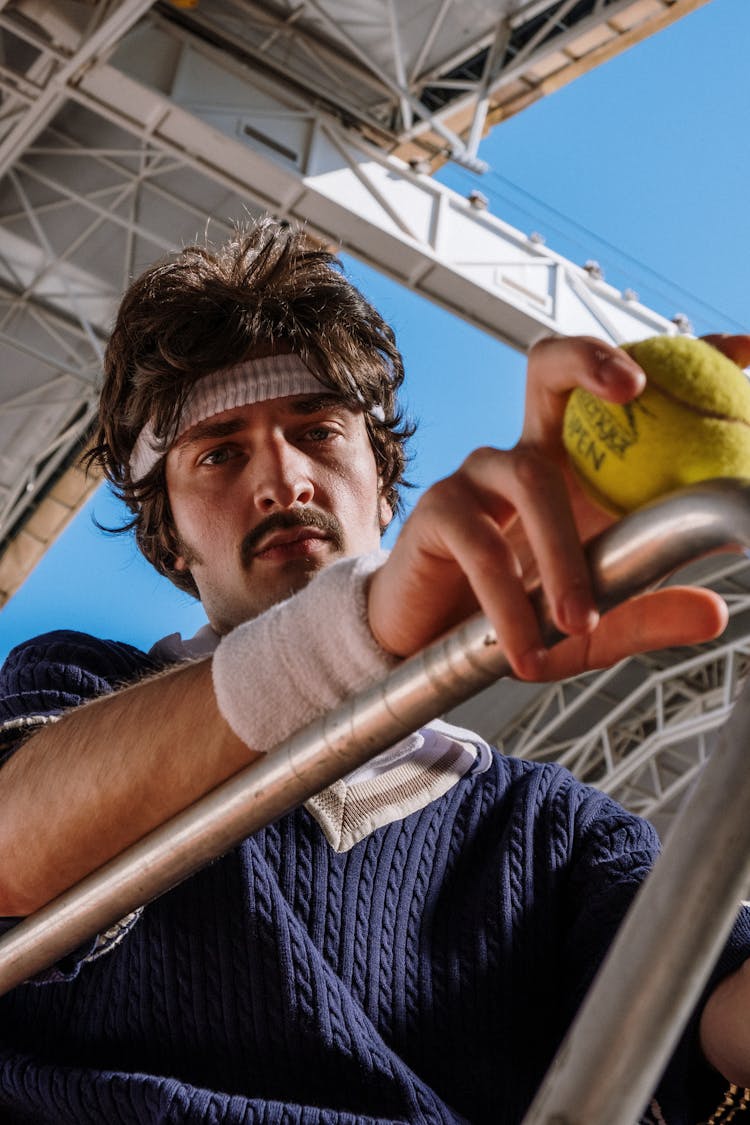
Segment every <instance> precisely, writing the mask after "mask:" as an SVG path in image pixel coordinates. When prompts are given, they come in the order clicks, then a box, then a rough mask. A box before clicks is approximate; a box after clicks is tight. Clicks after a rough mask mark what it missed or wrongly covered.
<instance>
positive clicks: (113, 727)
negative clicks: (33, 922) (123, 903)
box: [0, 661, 256, 916]
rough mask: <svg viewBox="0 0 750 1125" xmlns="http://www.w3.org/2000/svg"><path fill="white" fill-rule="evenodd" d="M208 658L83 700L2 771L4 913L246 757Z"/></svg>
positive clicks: (26, 906)
mask: <svg viewBox="0 0 750 1125" xmlns="http://www.w3.org/2000/svg"><path fill="white" fill-rule="evenodd" d="M255 757H256V755H255V753H254V752H253V751H251V750H249V749H248V748H247V746H246V745H244V743H242V742H241V741H240V739H239V738H238V737H237V736H236V735H235V734H234V733H233V732H232V731H231V729H230V728H229V726H228V724H227V723H226V722H225V720H224V719H223V717H222V716H221V714H220V713H219V710H218V707H217V705H216V699H215V696H214V691H213V687H212V682H211V664H210V661H201V662H199V663H195V664H188V665H184V666H182V667H180V668H178V669H176V670H173V671H170V672H167V673H164V674H163V675H160V676H156V677H154V678H153V679H150V680H146V681H143V682H142V683H140V684H138V685H136V686H134V687H130V688H126V689H124V690H123V691H121V692H117V693H116V694H114V695H110V696H106V697H104V698H102V699H99V700H96V701H95V702H93V703H90V704H87V705H85V706H83V707H80V708H78V709H77V710H75V711H72V712H70V713H69V714H67V715H65V716H63V718H62V719H61V720H60V721H59V722H57V723H53V724H51V725H49V726H47V727H45V728H44V729H43V730H41V731H40V732H39V734H37V735H35V736H34V737H32V738H30V739H29V740H28V741H27V742H26V743H25V744H24V745H23V746H22V747H21V748H20V749H19V750H18V751H17V753H16V754H15V755H14V757H13V758H11V760H10V761H9V762H8V763H7V764H6V765H5V766H4V767H3V768H2V770H0V915H10V916H16V915H23V914H28V913H30V912H31V911H32V910H35V909H36V908H38V907H39V906H41V905H42V904H43V903H45V902H47V901H48V900H49V899H50V898H52V897H54V896H55V895H56V894H58V893H60V892H61V891H63V890H64V889H66V888H67V887H68V886H71V885H72V884H73V883H75V882H76V881H77V880H79V879H80V878H82V877H83V876H84V875H85V874H87V873H88V872H89V871H92V870H94V869H95V868H96V867H98V866H100V865H101V864H102V863H104V862H105V861H106V860H108V859H110V858H111V857H112V856H114V855H117V854H118V853H119V852H120V851H122V850H123V849H124V848H125V847H127V846H128V845H129V844H131V843H133V842H134V841H135V840H137V839H140V837H141V836H143V835H144V834H145V833H146V832H148V831H149V830H150V829H151V828H154V827H155V826H156V825H158V824H161V823H162V822H163V821H164V820H167V819H168V818H169V817H170V816H172V815H173V814H174V813H176V812H178V811H179V810H180V809H183V808H185V807H187V806H188V805H189V804H191V803H192V802H193V801H195V800H196V799H197V798H198V797H199V796H201V795H202V794H204V793H206V792H208V791H209V790H210V789H212V788H214V786H216V785H217V784H219V783H220V782H221V781H223V780H224V779H225V778H227V777H229V776H230V775H231V774H233V773H235V772H236V771H237V770H238V769H240V768H241V767H242V766H243V765H245V764H247V763H248V762H250V761H252V760H253V759H254V758H255Z"/></svg>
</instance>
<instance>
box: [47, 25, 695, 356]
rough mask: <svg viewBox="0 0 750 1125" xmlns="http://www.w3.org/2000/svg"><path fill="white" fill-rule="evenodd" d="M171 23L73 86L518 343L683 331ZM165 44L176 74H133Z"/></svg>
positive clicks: (114, 115) (273, 207)
mask: <svg viewBox="0 0 750 1125" xmlns="http://www.w3.org/2000/svg"><path fill="white" fill-rule="evenodd" d="M168 35H169V32H168V30H167V29H165V28H164V27H161V28H157V27H154V26H150V27H149V26H148V25H146V26H144V25H141V27H140V28H139V29H138V32H137V35H136V36H135V38H134V39H133V40H132V41H131V42H130V44H128V43H126V44H125V45H124V46H123V47H122V48H121V49H120V50H119V51H118V54H117V56H116V58H115V59H114V60H113V62H114V63H116V65H110V64H104V63H97V64H95V65H93V66H92V67H90V68H89V69H88V70H87V71H86V72H85V73H83V74H81V75H80V76H79V79H78V81H77V83H76V84H75V86H74V87H72V88H71V89H70V91H69V92H70V96H71V97H72V98H74V99H75V100H78V101H80V102H81V103H82V104H83V105H85V106H86V107H87V108H89V109H91V110H93V111H95V112H97V113H99V114H101V115H102V116H104V117H105V118H108V119H109V120H111V121H113V122H115V123H116V124H118V125H119V126H120V127H122V128H125V129H127V130H129V131H130V132H132V133H134V134H135V135H137V136H141V137H143V138H147V139H148V141H149V143H150V144H151V145H153V146H154V147H156V148H162V149H164V150H165V151H168V152H171V153H173V154H175V155H178V156H180V157H181V158H183V159H184V160H185V161H186V162H187V163H189V164H190V165H192V167H193V168H195V169H196V170H199V171H201V172H203V173H204V174H205V175H206V176H208V177H210V178H212V179H215V180H218V181H219V182H221V183H223V184H224V185H226V186H227V187H229V188H230V189H231V190H232V191H234V192H239V193H240V194H245V195H246V196H249V197H250V199H251V200H253V201H254V202H255V203H256V204H258V205H259V206H260V207H263V208H266V209H268V210H270V211H272V212H274V213H276V214H278V215H282V216H284V217H288V218H290V219H297V220H299V221H301V222H305V223H307V224H308V225H309V226H311V227H312V228H313V229H316V230H317V231H318V232H319V233H320V234H321V235H322V236H323V237H324V238H326V239H328V240H330V241H331V242H333V243H335V244H339V245H341V246H342V247H343V248H344V249H345V250H347V251H348V252H351V253H352V254H354V255H355V256H358V257H360V258H362V259H363V260H365V261H366V262H369V263H371V264H373V265H374V266H375V267H376V268H378V269H380V270H382V271H383V272H385V273H387V274H389V275H390V276H391V277H393V278H394V279H395V280H397V281H399V282H400V283H402V284H404V285H407V286H408V287H410V288H412V289H414V290H416V291H417V292H419V293H421V294H422V295H424V296H425V297H427V298H428V299H429V300H432V301H435V302H437V303H438V304H440V305H442V306H443V307H444V308H447V309H449V310H450V311H452V312H454V313H456V314H457V315H459V316H461V317H463V318H464V319H465V320H468V321H469V322H470V323H472V324H474V325H476V326H477V327H479V328H481V329H482V330H484V331H486V332H488V333H490V334H491V335H493V336H495V337H497V338H499V339H501V340H503V341H504V342H506V343H508V344H510V345H511V346H513V347H515V348H518V349H520V350H525V349H526V348H527V347H528V346H529V344H530V343H532V342H533V341H534V340H535V339H536V338H538V337H539V336H540V335H542V334H544V333H554V332H559V333H565V334H569V333H583V334H589V335H599V336H605V337H606V338H609V339H611V340H613V341H615V342H622V341H624V340H628V339H639V338H643V337H644V336H649V335H653V334H657V333H670V334H675V333H676V332H677V331H678V329H677V328H676V326H675V324H674V323H672V322H671V321H670V320H669V319H667V318H666V317H663V316H661V315H659V314H657V313H656V312H654V311H653V310H651V309H648V308H646V307H645V306H643V305H641V304H639V303H638V302H636V301H634V300H630V299H628V298H627V297H625V296H623V295H622V294H621V293H620V292H619V291H617V290H616V289H614V288H613V287H611V286H609V285H607V284H605V283H604V282H603V281H599V280H596V279H594V278H592V277H591V276H589V275H588V274H587V273H586V271H585V270H584V269H582V268H581V267H579V266H576V265H574V264H573V263H571V262H569V261H567V260H566V259H565V258H563V257H561V256H560V255H558V254H555V253H553V252H552V251H550V250H548V249H547V248H546V247H544V246H543V245H540V244H539V243H538V242H536V241H534V240H533V238H530V237H528V236H527V235H525V234H523V233H522V232H520V231H517V230H515V229H514V228H512V227H510V226H509V225H508V224H507V223H503V222H502V221H501V220H500V219H497V218H496V217H495V216H493V215H490V214H488V213H487V212H486V211H481V210H478V209H476V207H474V206H472V204H471V203H470V202H469V201H467V200H466V199H464V198H463V197H462V196H460V195H458V194H457V193H456V192H454V191H451V190H450V189H449V188H447V187H444V186H443V185H441V184H439V183H437V182H436V181H434V180H432V179H431V178H429V177H427V176H423V175H419V174H417V173H415V172H414V171H412V170H411V169H410V168H409V167H408V165H406V164H404V163H403V162H402V161H400V160H398V159H397V158H395V157H393V156H389V155H387V154H385V153H383V152H382V151H381V150H379V149H378V148H376V147H375V146H374V145H370V144H368V142H367V141H365V140H364V139H362V138H361V137H359V136H357V135H355V134H354V133H352V132H347V131H345V130H344V129H343V128H342V127H341V126H340V124H339V123H338V122H337V121H336V120H334V119H333V118H330V117H327V116H325V115H323V114H321V113H320V112H318V111H315V110H311V108H310V107H309V105H306V104H305V103H304V101H303V100H302V99H296V98H295V95H293V94H291V93H290V92H289V91H284V90H281V89H280V88H279V87H277V86H276V85H275V84H273V83H272V82H270V81H268V80H265V79H262V78H260V77H259V76H258V75H257V74H252V73H250V72H249V71H248V70H247V69H246V68H245V67H243V66H242V65H241V64H240V63H238V62H234V61H233V60H227V58H226V56H222V57H221V58H219V57H218V56H217V55H216V53H215V52H213V51H212V49H211V48H208V47H206V46H205V45H204V44H202V43H199V42H197V41H196V42H195V43H193V44H191V43H190V42H189V41H188V39H187V37H186V35H185V33H184V32H182V33H181V34H180V36H179V37H175V38H174V39H172V40H171V42H169V43H168V42H167V39H166V37H167V36H168ZM167 46H169V47H170V50H171V57H172V58H173V57H174V53H175V52H177V53H178V62H177V65H176V66H175V67H174V68H172V67H170V68H169V78H168V80H167V79H166V78H165V77H164V76H163V75H161V74H160V73H158V68H156V67H155V68H154V73H153V75H150V76H149V82H152V83H153V85H147V84H146V81H144V80H143V79H142V78H141V79H140V80H136V79H135V78H134V77H132V76H131V75H130V74H129V73H127V72H128V69H129V68H130V67H131V66H132V67H133V68H135V67H136V65H137V66H138V68H139V73H140V74H142V73H143V61H142V60H143V58H144V57H152V58H155V59H158V58H160V57H164V51H165V50H166V47H167ZM132 52H137V59H136V56H134V55H132ZM159 87H161V88H159Z"/></svg>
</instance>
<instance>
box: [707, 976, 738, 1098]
mask: <svg viewBox="0 0 750 1125" xmlns="http://www.w3.org/2000/svg"><path fill="white" fill-rule="evenodd" d="M700 1039H701V1047H702V1048H703V1053H704V1054H705V1056H706V1058H707V1059H708V1061H709V1062H710V1063H711V1065H712V1066H714V1067H715V1068H716V1069H717V1070H718V1071H719V1072H720V1073H721V1074H723V1075H724V1077H725V1078H726V1079H728V1081H729V1082H734V1083H735V1084H736V1085H737V1086H749V1087H750V960H748V961H745V963H744V965H742V967H741V968H739V969H738V970H737V971H736V972H734V973H731V974H730V975H729V976H728V977H725V978H724V980H723V981H722V982H721V983H720V984H719V985H718V987H717V988H716V989H715V990H714V992H713V993H712V994H711V996H710V997H709V999H708V1002H707V1004H706V1007H705V1008H704V1010H703V1015H702V1016H701V1023H700Z"/></svg>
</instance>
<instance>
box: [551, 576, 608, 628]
mask: <svg viewBox="0 0 750 1125" xmlns="http://www.w3.org/2000/svg"><path fill="white" fill-rule="evenodd" d="M560 620H561V622H562V626H563V628H564V629H565V631H566V632H567V633H589V632H591V630H592V629H593V628H594V626H595V625H596V623H597V621H598V620H599V614H598V613H597V610H596V607H595V606H594V605H593V604H592V601H591V595H590V594H589V592H588V590H583V589H576V588H575V587H574V588H573V589H572V590H568V591H567V593H566V594H565V595H564V597H563V599H562V601H561V603H560Z"/></svg>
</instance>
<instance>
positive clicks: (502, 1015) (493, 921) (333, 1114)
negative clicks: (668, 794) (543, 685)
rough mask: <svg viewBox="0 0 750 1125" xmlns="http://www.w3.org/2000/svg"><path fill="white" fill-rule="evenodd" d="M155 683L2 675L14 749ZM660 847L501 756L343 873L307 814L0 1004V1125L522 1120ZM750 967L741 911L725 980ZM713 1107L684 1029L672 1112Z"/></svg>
mask: <svg viewBox="0 0 750 1125" xmlns="http://www.w3.org/2000/svg"><path fill="white" fill-rule="evenodd" d="M150 668H151V662H150V661H149V659H148V658H147V657H146V656H145V655H144V654H143V653H140V652H138V651H137V650H135V649H132V648H130V647H129V646H126V645H121V644H117V643H113V642H103V641H98V640H95V639H94V638H91V637H86V636H83V635H81V634H76V633H54V634H47V635H46V636H44V637H42V638H38V639H37V640H36V641H32V642H30V643H29V644H28V645H25V646H22V647H21V648H19V649H16V650H15V651H14V653H12V654H11V657H10V658H9V660H8V662H7V663H6V665H5V668H4V670H3V672H2V674H1V675H0V724H2V726H0V739H2V738H3V734H2V730H4V732H5V744H6V745H7V746H8V747H14V746H15V745H16V744H17V742H18V740H19V737H20V736H22V735H23V734H24V733H25V732H26V730H27V727H28V723H29V721H32V722H36V721H40V720H41V719H43V718H44V717H46V716H49V715H53V714H57V713H59V712H60V711H61V710H62V709H64V708H68V707H71V706H75V705H77V704H78V703H80V702H81V701H83V700H85V699H89V698H91V697H93V696H95V695H98V694H101V693H102V692H106V691H110V690H112V689H113V688H114V687H116V686H117V685H119V684H121V683H124V682H129V681H132V680H134V679H136V678H138V677H139V676H140V675H142V674H143V673H144V672H145V671H148V670H150ZM2 745H3V743H2V741H0V749H1V748H2ZM175 753H179V747H175ZM656 848H657V843H656V840H655V837H654V834H653V831H652V830H651V828H650V827H649V826H648V825H647V824H646V823H645V822H643V821H641V820H638V819H637V818H634V817H632V816H630V815H629V814H627V813H625V812H624V811H623V810H622V809H620V808H619V807H618V806H617V805H615V804H614V803H613V802H612V801H610V800H609V799H608V798H606V797H604V796H602V795H601V794H599V793H597V792H595V791H594V790H592V789H590V788H587V787H585V786H583V785H581V784H579V783H578V782H577V781H575V779H574V778H573V777H571V775H570V774H568V773H566V772H565V771H564V770H562V769H560V768H558V767H556V766H553V765H538V764H534V763H530V762H525V761H519V760H514V759H510V758H504V757H502V756H501V755H495V756H494V760H493V764H492V766H491V768H490V769H489V770H488V771H486V772H484V773H481V774H475V775H467V776H466V777H464V778H462V779H461V780H460V781H459V782H458V783H457V784H455V785H454V786H453V787H452V788H451V789H450V790H449V792H448V793H446V794H445V795H444V796H443V797H441V798H440V799H438V800H436V801H433V802H432V803H430V804H429V805H427V807H426V808H424V809H422V810H420V811H417V812H414V813H412V814H411V815H409V816H407V817H406V818H405V819H403V820H400V821H397V822H395V823H393V824H389V825H387V826H386V827H383V828H379V829H377V830H375V831H374V832H372V833H371V834H370V835H369V836H367V838H366V839H364V840H362V841H361V842H360V843H358V844H355V845H354V846H353V847H352V848H351V849H350V850H349V851H347V852H344V853H338V852H335V851H333V850H332V848H331V847H330V846H329V844H328V843H327V842H326V840H325V837H324V836H323V833H322V832H321V830H320V828H319V827H318V824H317V823H316V821H315V820H314V819H313V818H312V817H311V816H310V814H309V813H308V812H307V811H306V810H305V809H304V808H301V809H298V810H296V811H295V812H294V813H292V814H290V815H289V816H286V817H283V818H282V819H281V820H279V821H278V822H276V823H275V824H273V825H272V826H271V827H269V828H266V829H264V830H263V831H261V832H258V833H257V834H256V835H254V836H253V837H251V838H249V839H247V840H245V841H244V842H243V843H242V844H241V845H240V846H239V847H237V848H236V849H234V850H233V851H232V852H231V853H229V854H228V855H227V856H225V857H224V858H223V859H221V860H219V861H217V862H216V863H213V864H212V865H210V866H209V867H207V868H206V869H205V870H204V871H202V872H200V873H199V874H198V875H196V876H194V877H192V878H191V879H189V880H187V881H186V882H185V883H184V884H182V886H180V887H178V888H176V889H175V890H173V891H171V892H169V893H168V894H166V895H164V896H163V897H162V898H161V899H159V900H158V901H157V902H155V903H152V904H151V905H150V906H148V907H146V908H145V909H144V910H143V912H142V914H141V915H140V917H138V918H137V919H136V920H135V921H134V922H133V923H132V924H131V925H130V928H129V929H127V932H124V933H122V934H121V935H119V937H120V940H118V941H113V942H111V943H110V948H109V949H108V951H106V952H104V953H103V954H101V955H100V956H97V957H95V958H93V959H86V958H83V959H82V960H78V961H77V962H75V964H66V965H61V966H58V969H57V971H56V972H55V973H53V974H51V978H52V979H50V980H48V982H47V983H33V984H28V985H24V986H22V987H19V988H17V989H15V990H14V991H13V992H12V993H11V994H9V995H8V996H6V997H3V998H2V999H0V1122H2V1123H8V1125H16V1123H18V1125H22V1123H23V1125H26V1123H33V1125H47V1123H49V1125H53V1123H54V1125H62V1123H65V1125H88V1123H96V1125H99V1123H102V1125H119V1123H123V1125H125V1123H127V1125H157V1123H159V1125H162V1123H164V1125H166V1123H174V1125H177V1123H183V1122H185V1123H187V1122H201V1123H211V1125H240V1123H242V1125H249V1123H250V1122H274V1123H277V1122H278V1123H281V1122H289V1123H292V1122H300V1123H306V1125H307V1123H309V1125H313V1123H315V1125H318V1123H320V1125H323V1123H326V1125H328V1123H330V1125H333V1123H336V1125H345V1123H349V1122H363V1123H364V1122H392V1121H401V1122H412V1123H415V1125H416V1123H421V1122H435V1123H437V1122H458V1121H469V1122H493V1123H507V1125H510V1123H515V1122H519V1121H520V1120H521V1118H522V1117H523V1113H524V1110H525V1109H526V1107H527V1106H528V1104H529V1102H530V1100H531V1098H532V1097H533V1094H534V1091H535V1089H536V1088H537V1086H538V1084H539V1082H540V1080H541V1078H542V1076H543V1074H544V1072H545V1069H546V1068H547V1066H548V1064H549V1062H550V1060H551V1057H552V1055H553V1053H554V1050H555V1048H556V1046H557V1044H558V1043H559V1041H560V1038H561V1036H562V1035H563V1033H564V1030H565V1028H566V1026H567V1024H568V1023H569V1021H570V1019H571V1016H572V1014H573V1013H574V1011H575V1009H576V1007H577V1006H578V1004H579V1002H580V1000H581V998H582V995H583V994H584V992H585V989H586V987H587V985H588V983H589V982H590V979H591V977H592V975H593V972H594V970H595V968H596V966H597V964H598V962H599V961H600V959H601V957H602V955H603V952H604V950H605V949H606V947H607V945H608V943H609V941H610V939H611V936H612V934H613V932H614V930H615V929H616V927H617V925H618V923H619V921H620V919H621V917H622V915H623V913H624V911H625V909H626V908H627V905H628V903H629V902H630V900H631V898H632V895H633V893H634V892H635V890H636V889H637V886H638V884H639V883H640V882H641V880H642V879H643V877H644V875H645V874H646V872H647V870H648V868H649V866H650V865H651V863H652V861H653V857H654V854H655V851H656ZM100 952H101V951H100ZM748 956H750V918H749V917H748V915H747V913H745V914H743V915H742V916H741V917H740V919H739V921H738V923H737V925H736V926H735V929H734V931H733V934H732V937H731V939H730V942H729V945H728V946H727V949H726V950H725V953H724V955H723V958H722V962H721V964H720V966H719V968H718V969H717V973H716V974H715V977H718V976H719V975H720V974H723V973H725V972H727V971H730V970H731V969H733V968H735V967H736V966H737V965H739V964H740V963H741V961H742V960H743V959H744V958H746V957H748ZM66 978H67V979H66ZM692 1032H694V1027H693V1028H692ZM724 1086H725V1083H723V1081H722V1080H721V1079H719V1077H718V1076H717V1075H715V1074H712V1073H711V1072H710V1071H709V1068H708V1067H707V1066H705V1065H704V1064H703V1063H702V1062H700V1060H699V1058H698V1052H697V1048H696V1047H695V1044H694V1035H693V1034H691V1032H690V1031H689V1032H688V1033H687V1034H686V1036H685V1038H684V1040H683V1043H682V1044H681V1047H680V1049H679V1050H678V1052H677V1053H676V1055H675V1057H674V1059H673V1061H672V1063H671V1065H670V1068H669V1070H668V1072H667V1075H666V1077H665V1079H664V1080H663V1082H662V1084H661V1087H660V1089H659V1091H658V1092H657V1097H658V1099H659V1112H660V1113H661V1114H662V1116H663V1119H664V1120H665V1121H666V1122H667V1123H668V1125H694V1123H695V1122H697V1121H699V1120H701V1119H703V1118H704V1117H706V1116H708V1115H709V1114H710V1112H711V1111H712V1110H713V1108H714V1107H715V1106H716V1105H717V1104H718V1102H719V1101H720V1098H721V1094H722V1091H723V1088H724ZM649 1120H650V1118H649ZM657 1120H658V1118H657ZM592 1125H594V1123H592ZM596 1125H605V1123H603V1122H602V1123H596Z"/></svg>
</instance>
